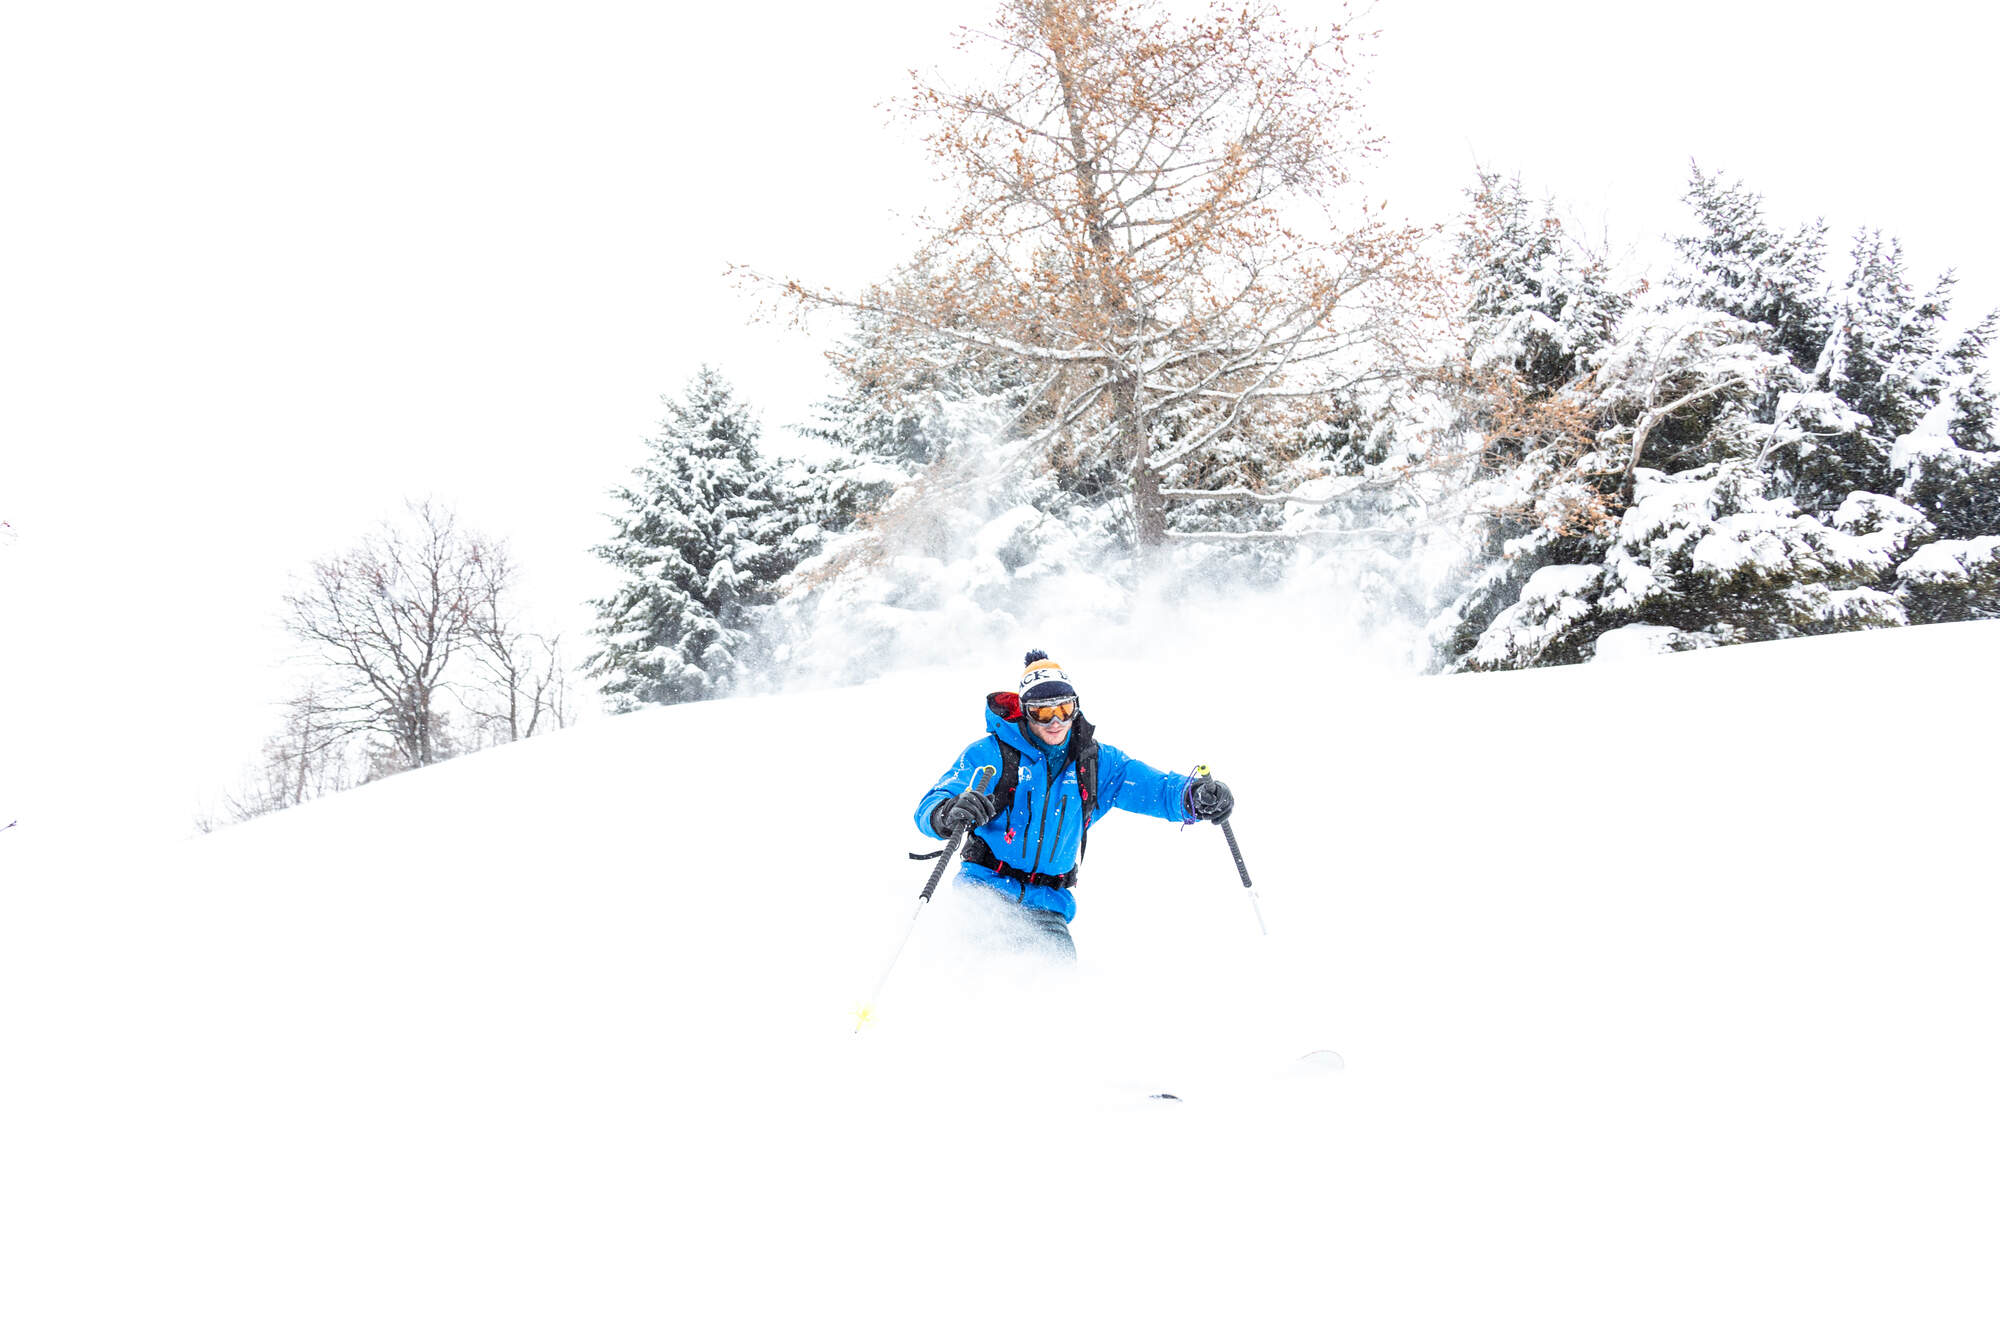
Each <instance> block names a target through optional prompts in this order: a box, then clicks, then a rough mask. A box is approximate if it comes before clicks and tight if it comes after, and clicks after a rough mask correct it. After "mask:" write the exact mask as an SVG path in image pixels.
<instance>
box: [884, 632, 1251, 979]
mask: <svg viewBox="0 0 2000 1333" xmlns="http://www.w3.org/2000/svg"><path fill="white" fill-rule="evenodd" d="M986 764H991V765H993V766H994V768H995V769H996V770H998V776H997V778H996V779H995V781H994V783H993V786H992V788H991V790H989V791H983V792H980V791H973V790H972V789H971V787H972V778H973V774H974V773H975V772H976V771H977V770H978V769H979V768H980V767H981V766H983V765H986ZM1234 807H1235V800H1234V798H1232V797H1231V795H1230V792H1229V788H1228V787H1227V786H1225V785H1224V784H1223V783H1220V782H1217V781H1216V780H1215V779H1214V778H1211V777H1192V776H1189V775H1188V774H1185V773H1163V772H1161V771H1160V770H1159V769H1156V768H1152V767H1149V766H1148V765H1146V764H1142V763H1140V762H1139V761H1138V760H1136V759H1133V758H1131V757H1130V756H1128V755H1127V754H1125V752H1124V751H1122V750H1119V749H1117V748H1116V747H1114V746H1110V745H1102V744H1099V743H1098V741H1097V739H1096V736H1095V733H1094V730H1093V728H1092V727H1091V725H1090V722H1089V721H1088V720H1087V719H1086V718H1085V717H1084V716H1083V714H1082V712H1081V711H1079V708H1078V700H1077V693H1076V688H1075V686H1074V685H1072V684H1071V683H1070V678H1069V676H1068V674H1067V673H1066V672H1064V670H1063V669H1062V667H1061V666H1060V665H1059V664H1057V663H1055V662H1053V661H1050V660H1049V657H1048V655H1047V654H1046V653H1043V652H1041V651H1039V650H1037V651H1035V652H1031V653H1029V654H1028V655H1027V659H1026V670H1025V671H1024V672H1023V674H1022V676H1021V685H1020V689H1019V690H1018V692H1016V691H1003V692H996V693H993V694H989V695H987V696H986V734H985V735H984V736H981V737H980V738H979V739H978V740H976V741H974V742H973V743H972V744H970V745H968V746H966V747H965V751H964V753H962V754H960V755H959V756H958V762H956V763H955V764H953V765H952V766H951V767H950V768H949V769H947V770H946V771H945V774H944V776H943V777H941V778H939V779H938V780H937V781H936V782H935V783H934V784H932V786H931V789H930V790H929V791H927V792H925V793H924V796H923V799H922V800H920V801H918V802H917V816H916V817H917V827H918V828H919V829H921V830H922V831H923V832H925V833H926V834H929V835H930V836H931V837H934V838H940V839H942V838H948V837H950V836H951V835H952V834H954V833H957V832H960V831H965V832H966V833H967V835H968V836H967V837H966V839H965V842H964V846H963V848H962V850H961V853H960V855H961V859H962V862H963V864H962V865H961V866H960V868H959V873H958V882H959V883H961V884H966V885H969V886H972V887H974V888H975V889H977V890H978V891H980V892H990V893H993V894H994V895H995V896H996V899H995V900H996V901H998V902H1000V903H1001V904H1003V905H1004V907H1005V910H1006V912H1007V916H1008V918H1009V928H1008V932H1007V933H1008V935H1009V937H1010V938H1009V944H1010V945H1011V946H1013V947H1018V948H1022V949H1029V950H1037V951H1044V950H1045V951H1047V952H1049V953H1052V954H1054V955H1056V956H1058V957H1061V958H1064V959H1074V958H1075V957H1076V945H1075V944H1074V943H1073V942H1072V941H1071V939H1070V935H1069V923H1070V921H1071V920H1072V919H1073V918H1074V917H1075V916H1076V896H1075V895H1074V894H1072V893H1071V892H1070V889H1071V887H1072V886H1073V885H1074V884H1075V883H1076V871H1077V865H1078V863H1079V862H1080V861H1081V860H1082V858H1083V852H1084V848H1085V846H1086V845H1087V843H1088V840H1089V836H1090V826H1091V824H1092V823H1093V822H1095V821H1096V820H1098V819H1100V818H1102V817H1103V816H1104V815H1105V814H1106V813H1107V812H1109V811H1112V810H1131V811H1133V812H1135V813H1137V814H1142V815H1152V816H1153V817H1154V818H1156V819H1171V820H1174V821H1175V822H1177V823H1181V824H1191V823H1194V822H1195V821H1197V820H1202V819H1207V820H1213V821H1217V822H1219V821H1221V820H1224V819H1227V818H1229V814H1230V811H1231V810H1232V809H1234ZM935 854H936V853H933V855H935Z"/></svg>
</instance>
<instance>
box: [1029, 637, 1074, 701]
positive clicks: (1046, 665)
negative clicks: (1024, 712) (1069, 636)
mask: <svg viewBox="0 0 2000 1333" xmlns="http://www.w3.org/2000/svg"><path fill="white" fill-rule="evenodd" d="M1023 665H1024V666H1025V667H1026V668H1027V670H1026V671H1024V672H1022V673H1021V699H1022V701H1023V702H1026V701H1028V700H1032V699H1074V698H1075V697H1076V686H1075V685H1073V684H1071V683H1070V679H1069V675H1068V673H1066V672H1065V671H1064V670H1063V669H1062V665H1061V664H1060V663H1058V662H1052V661H1050V660H1049V655H1048V654H1047V653H1045V652H1043V651H1042V650H1041V649H1039V648H1037V649H1035V650H1033V651H1032V652H1030V653H1029V654H1028V656H1027V658H1026V660H1025V661H1024V662H1023Z"/></svg>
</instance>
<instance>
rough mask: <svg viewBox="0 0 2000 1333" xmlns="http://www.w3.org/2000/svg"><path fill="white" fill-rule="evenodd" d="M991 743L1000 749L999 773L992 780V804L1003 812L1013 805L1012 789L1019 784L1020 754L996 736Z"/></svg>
mask: <svg viewBox="0 0 2000 1333" xmlns="http://www.w3.org/2000/svg"><path fill="white" fill-rule="evenodd" d="M993 743H994V744H995V745H997V746H999V747H1000V772H999V773H998V774H997V775H996V776H995V777H994V779H993V804H995V805H997V806H999V807H1000V808H1001V809H1002V810H1005V809H1006V808H1007V807H1008V806H1010V805H1012V804H1013V803H1014V788H1015V787H1017V786H1019V785H1020V782H1021V752H1020V751H1019V750H1017V749H1015V748H1014V747H1013V746H1011V745H1009V744H1007V742H1005V741H1003V740H1001V739H1000V738H999V737H998V736H995V737H994V738H993Z"/></svg>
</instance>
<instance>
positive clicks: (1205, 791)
mask: <svg viewBox="0 0 2000 1333" xmlns="http://www.w3.org/2000/svg"><path fill="white" fill-rule="evenodd" d="M1183 802H1184V804H1186V806H1187V812H1188V814H1189V815H1191V816H1192V817H1194V818H1196V819H1206V820H1207V821H1208V822H1209V823H1211V824H1219V823H1221V822H1222V821H1223V820H1225V819H1227V818H1229V814H1230V811H1232V810H1234V809H1235V808H1236V798H1235V797H1234V796H1231V795H1230V794H1229V784H1228V783H1225V782H1217V781H1216V780H1215V779H1214V778H1196V779H1195V780H1194V781H1193V782H1191V783H1189V784H1188V789H1187V795H1186V796H1185V797H1184V798H1183Z"/></svg>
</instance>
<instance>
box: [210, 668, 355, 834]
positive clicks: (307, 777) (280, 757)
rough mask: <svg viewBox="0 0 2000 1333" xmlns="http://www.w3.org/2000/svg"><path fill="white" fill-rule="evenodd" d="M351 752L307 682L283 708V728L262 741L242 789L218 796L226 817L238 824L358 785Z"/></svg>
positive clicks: (346, 738)
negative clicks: (258, 754)
mask: <svg viewBox="0 0 2000 1333" xmlns="http://www.w3.org/2000/svg"><path fill="white" fill-rule="evenodd" d="M351 751H352V746H351V745H350V743H349V737H348V736H346V735H345V734H343V733H342V732H341V730H340V729H339V728H338V727H337V726H334V725H331V724H330V723H329V721H328V719H327V718H326V716H325V714H324V711H323V702H322V699H321V695H320V691H319V687H318V686H316V685H310V684H309V685H308V686H307V687H306V689H305V691H304V692H303V693H301V694H300V695H299V696H298V697H297V698H296V699H293V700H292V701H291V702H290V703H289V704H288V705H287V706H286V710H285V723H284V727H283V729H282V730H281V731H279V733H278V734H277V735H275V736H273V737H272V738H271V739H270V740H268V741H266V742H264V749H263V753H262V754H261V755H260V756H259V757H258V763H257V766H256V767H255V768H254V769H253V770H252V771H251V772H250V774H249V776H248V777H247V779H246V780H245V782H244V785H243V786H242V787H241V788H239V789H238V790H237V791H234V792H232V793H230V794H228V795H226V796H224V797H223V805H224V808H225V809H226V810H227V811H228V815H229V819H230V820H231V821H232V822H238V823H240V822H241V821H243V820H246V819H254V818H256V817H257V816H258V815H268V814H271V813H272V812H274V811H278V810H289V809H290V808H291V807H293V806H295V805H303V804H304V803H305V802H307V801H310V800H312V799H314V798H315V797H319V796H327V795H331V794H332V793H334V792H337V791H345V790H347V789H348V788H349V787H352V786H354V785H355V784H356V783H357V782H358V781H359V777H358V775H357V773H356V772H355V766H354V762H353V755H352V753H351Z"/></svg>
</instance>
